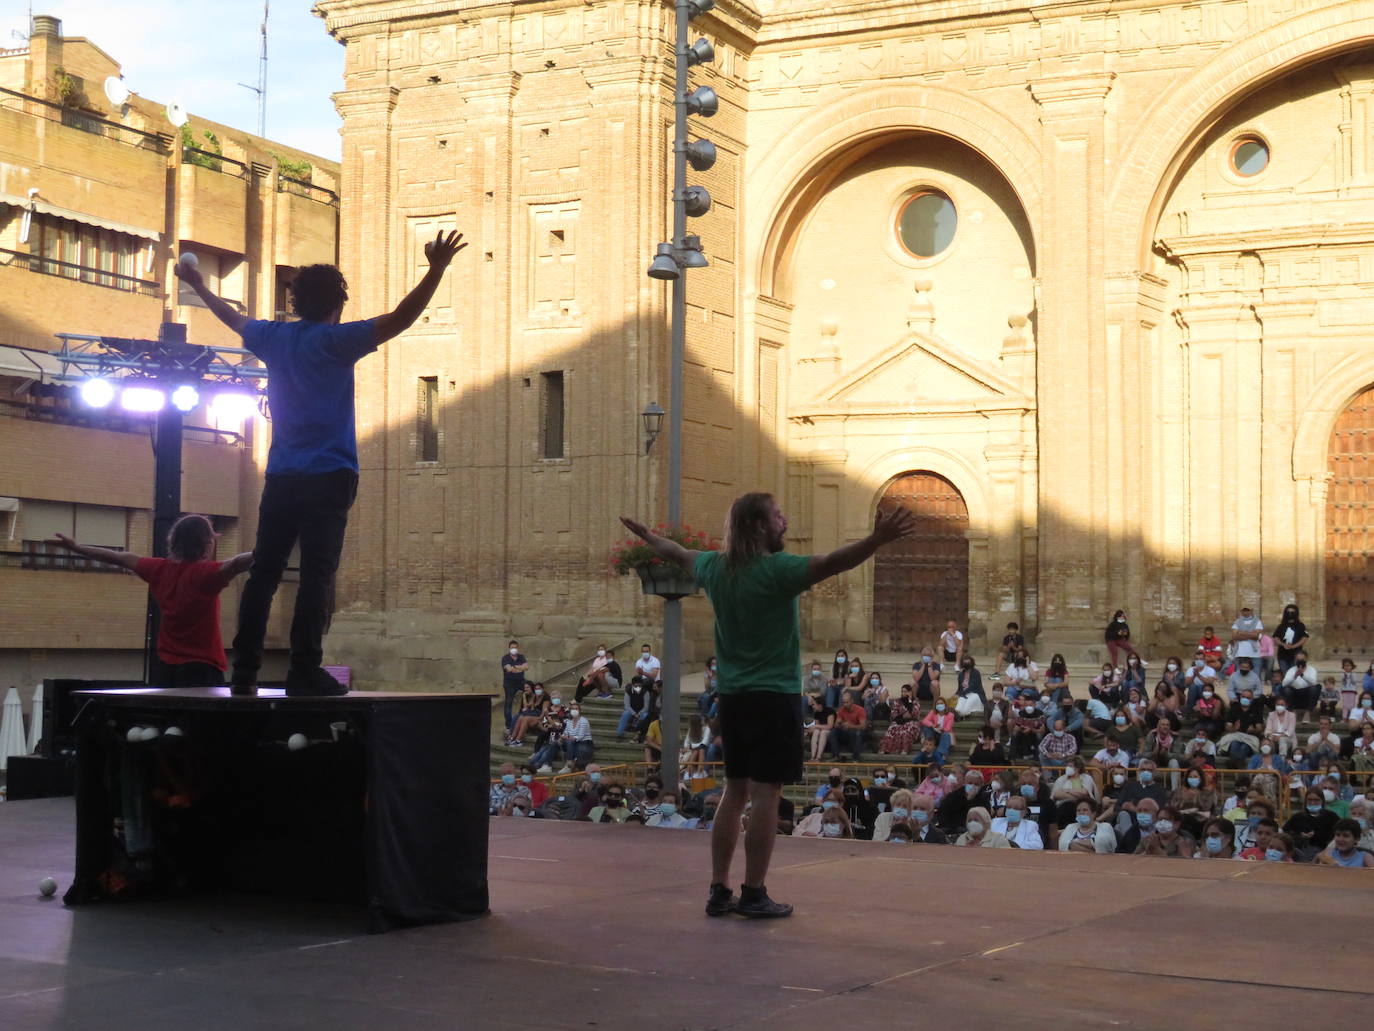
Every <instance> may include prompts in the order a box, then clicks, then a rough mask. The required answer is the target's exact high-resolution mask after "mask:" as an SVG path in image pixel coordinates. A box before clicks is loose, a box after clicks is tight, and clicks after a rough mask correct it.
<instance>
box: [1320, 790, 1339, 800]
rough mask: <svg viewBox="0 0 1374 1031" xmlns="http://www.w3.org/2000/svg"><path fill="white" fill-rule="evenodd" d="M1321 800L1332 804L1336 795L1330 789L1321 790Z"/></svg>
mask: <svg viewBox="0 0 1374 1031" xmlns="http://www.w3.org/2000/svg"><path fill="white" fill-rule="evenodd" d="M1322 798H1324V799H1326V800H1327V801H1328V802H1334V801H1336V793H1335V792H1334V791H1332V790H1331V789H1330V788H1323V789H1322Z"/></svg>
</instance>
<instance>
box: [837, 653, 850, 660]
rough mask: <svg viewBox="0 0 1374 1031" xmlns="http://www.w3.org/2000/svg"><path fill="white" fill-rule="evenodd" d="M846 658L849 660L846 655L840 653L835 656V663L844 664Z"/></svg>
mask: <svg viewBox="0 0 1374 1031" xmlns="http://www.w3.org/2000/svg"><path fill="white" fill-rule="evenodd" d="M848 658H849V656H848V655H846V654H845V653H844V652H840V653H839V654H838V655H836V656H835V661H836V662H844V661H845V660H846V659H848Z"/></svg>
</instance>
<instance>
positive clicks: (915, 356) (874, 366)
mask: <svg viewBox="0 0 1374 1031" xmlns="http://www.w3.org/2000/svg"><path fill="white" fill-rule="evenodd" d="M913 400H916V401H931V402H945V403H947V402H951V401H980V400H981V401H987V400H995V401H997V402H999V403H1003V404H1005V403H1009V402H1019V401H1023V400H1027V399H1026V398H1025V395H1024V392H1023V391H1022V390H1021V387H1020V386H1019V385H1018V384H1016V383H1015V382H1013V381H1012V380H1011V379H1009V378H1007V377H1006V376H1005V375H1004V374H1003V373H1002V371H1001V370H1000V369H998V368H996V367H995V366H993V365H992V364H990V363H988V362H986V361H983V360H981V359H979V358H976V357H974V356H973V355H971V354H969V353H968V352H966V351H962V350H960V349H959V348H957V347H954V346H953V345H951V344H949V343H947V342H945V341H943V340H941V339H939V338H938V337H935V336H931V335H929V334H926V333H919V332H918V333H912V334H910V335H908V336H907V337H906V338H905V339H903V340H901V341H900V342H898V343H896V344H894V345H893V346H891V347H889V348H886V349H884V350H882V351H880V352H879V353H878V354H876V355H874V356H873V357H872V358H870V359H869V360H868V361H867V362H865V363H864V364H863V365H861V366H859V367H858V368H857V369H855V370H854V371H853V372H851V373H849V374H847V375H845V376H843V377H841V378H840V380H839V381H838V382H836V383H833V384H830V385H829V386H828V387H827V388H826V389H825V390H823V391H822V392H821V394H820V395H819V396H818V397H817V398H816V401H818V402H821V403H829V404H837V405H845V406H867V405H885V404H893V403H903V402H910V401H913Z"/></svg>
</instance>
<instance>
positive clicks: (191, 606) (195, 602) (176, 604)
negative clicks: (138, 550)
mask: <svg viewBox="0 0 1374 1031" xmlns="http://www.w3.org/2000/svg"><path fill="white" fill-rule="evenodd" d="M219 567H220V564H219V563H218V562H216V561H215V560H214V559H204V560H202V561H200V562H178V561H176V560H175V559H167V558H141V559H139V560H138V564H137V565H135V566H134V572H135V573H136V574H137V575H138V576H139V578H140V579H142V580H146V581H147V583H148V586H149V588H151V589H152V592H153V598H154V599H156V601H157V607H158V608H159V609H160V610H161V612H162V624H161V629H160V630H159V632H158V635H157V657H158V658H159V659H161V660H162V661H163V662H165V663H167V664H169V665H172V666H179V665H181V664H182V663H185V662H206V663H209V664H210V665H211V666H214V667H215V668H216V669H226V668H228V666H229V663H228V662H227V661H226V660H225V657H224V642H223V640H221V638H220V635H219V592H220V591H222V590H224V585H225V582H226V581H225V579H224V575H223V574H222V573H221V572H220V571H219Z"/></svg>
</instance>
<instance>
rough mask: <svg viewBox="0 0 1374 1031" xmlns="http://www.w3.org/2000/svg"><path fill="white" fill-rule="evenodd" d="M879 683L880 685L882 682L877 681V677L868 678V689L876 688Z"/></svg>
mask: <svg viewBox="0 0 1374 1031" xmlns="http://www.w3.org/2000/svg"><path fill="white" fill-rule="evenodd" d="M881 683H882V681H881V680H879V679H878V678H877V677H869V678H868V686H869V687H877V686H878V685H879V684H881Z"/></svg>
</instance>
